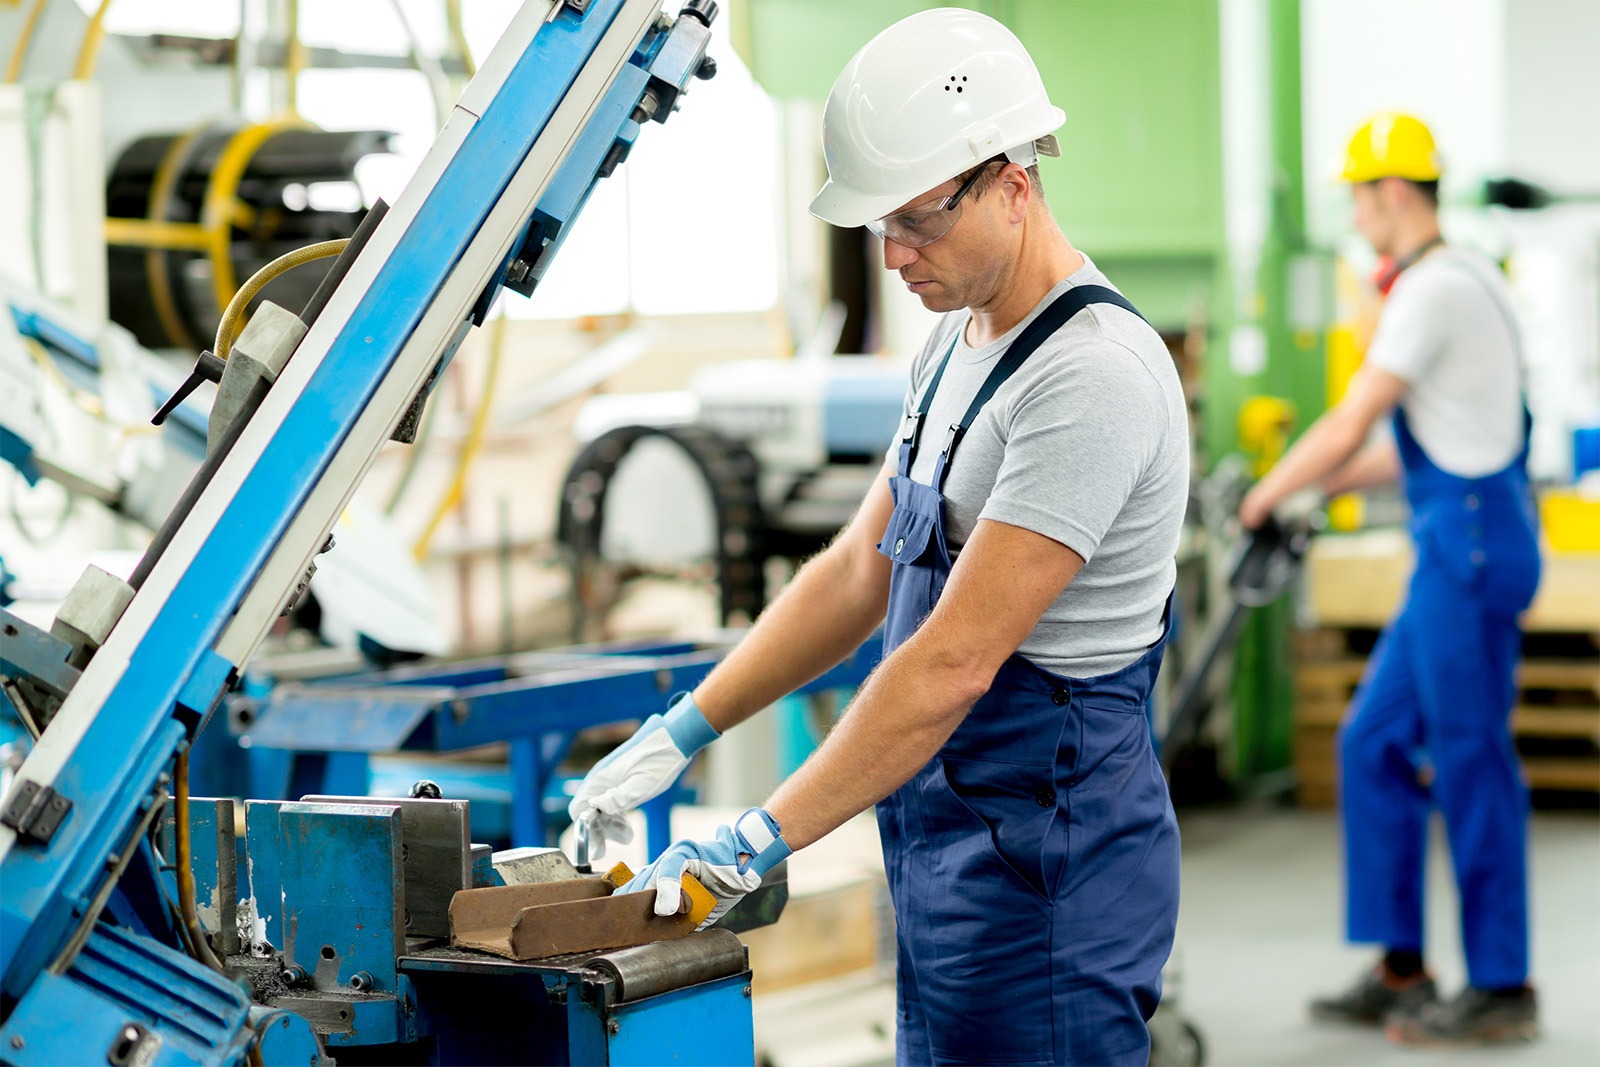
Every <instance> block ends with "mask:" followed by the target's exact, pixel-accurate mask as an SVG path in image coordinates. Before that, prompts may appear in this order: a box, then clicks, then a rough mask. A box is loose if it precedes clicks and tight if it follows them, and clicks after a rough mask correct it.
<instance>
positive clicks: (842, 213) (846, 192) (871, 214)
mask: <svg viewBox="0 0 1600 1067" xmlns="http://www.w3.org/2000/svg"><path fill="white" fill-rule="evenodd" d="M916 195H917V194H915V193H913V194H912V196H913V197H914V196H916ZM910 199H911V197H902V196H901V195H900V194H899V193H892V194H889V195H888V196H869V195H868V194H866V193H862V192H859V191H857V190H855V189H851V188H849V187H848V186H844V185H840V184H839V183H838V182H836V181H834V180H833V179H831V178H830V179H828V181H826V182H824V183H823V186H822V189H821V190H820V191H818V193H817V195H816V196H815V197H813V198H812V200H811V214H813V215H815V216H816V217H817V218H819V219H821V220H822V221H823V222H826V223H828V224H829V225H831V226H842V227H844V228H846V229H848V228H850V227H853V226H865V225H866V224H867V223H869V222H871V221H873V220H874V219H881V218H883V217H884V216H885V215H887V214H889V213H890V212H892V211H893V210H894V209H895V208H897V207H899V206H900V205H901V204H904V203H906V202H907V201H908V200H910Z"/></svg>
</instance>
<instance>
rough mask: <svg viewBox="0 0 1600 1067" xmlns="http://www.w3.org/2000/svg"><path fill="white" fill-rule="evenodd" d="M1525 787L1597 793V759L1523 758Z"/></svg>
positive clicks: (1599, 770)
mask: <svg viewBox="0 0 1600 1067" xmlns="http://www.w3.org/2000/svg"><path fill="white" fill-rule="evenodd" d="M1522 765H1523V767H1524V769H1525V770H1526V771H1527V775H1528V785H1530V786H1532V787H1533V788H1534V789H1573V790H1580V791H1584V792H1589V793H1600V756H1525V757H1524V758H1523V760H1522Z"/></svg>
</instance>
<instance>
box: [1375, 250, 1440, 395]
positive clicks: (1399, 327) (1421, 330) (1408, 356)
mask: <svg viewBox="0 0 1600 1067" xmlns="http://www.w3.org/2000/svg"><path fill="white" fill-rule="evenodd" d="M1453 281H1454V279H1453V278H1450V277H1447V276H1441V275H1439V274H1428V275H1422V274H1419V275H1417V276H1415V277H1414V278H1405V277H1404V276H1402V278H1401V281H1400V283H1399V284H1397V285H1396V286H1395V288H1394V291H1393V292H1392V293H1391V294H1390V296H1389V301H1388V303H1387V304H1386V305H1385V306H1384V309H1383V314H1382V315H1381V316H1380V317H1379V319H1378V329H1377V332H1375V333H1374V334H1373V336H1372V343H1371V345H1370V346H1368V349H1367V359H1366V362H1367V364H1368V365H1369V366H1373V367H1376V368H1378V369H1379V370H1386V371H1388V372H1389V373H1390V374H1393V375H1394V376H1395V377H1397V378H1400V379H1402V380H1403V381H1405V382H1406V383H1408V384H1410V385H1415V384H1416V383H1417V382H1419V381H1421V380H1422V379H1423V378H1425V377H1427V375H1428V373H1429V372H1430V371H1431V370H1432V369H1433V367H1434V365H1435V364H1437V363H1438V361H1439V358H1440V356H1441V354H1442V353H1443V352H1444V349H1445V342H1446V340H1447V332H1446V331H1447V330H1448V328H1449V322H1450V310H1449V308H1450V297H1451V293H1450V284H1451V283H1452V282H1453ZM1408 282H1409V283H1410V284H1406V283H1408Z"/></svg>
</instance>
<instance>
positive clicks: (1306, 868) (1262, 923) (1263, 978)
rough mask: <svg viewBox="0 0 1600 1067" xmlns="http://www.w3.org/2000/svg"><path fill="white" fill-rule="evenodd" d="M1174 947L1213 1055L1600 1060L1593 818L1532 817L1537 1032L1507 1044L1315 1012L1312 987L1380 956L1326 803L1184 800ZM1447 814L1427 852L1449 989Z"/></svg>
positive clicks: (1434, 956)
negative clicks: (1351, 903) (1468, 1041)
mask: <svg viewBox="0 0 1600 1067" xmlns="http://www.w3.org/2000/svg"><path fill="white" fill-rule="evenodd" d="M1180 821H1181V823H1182V825H1183V846H1184V848H1183V853H1184V861H1183V910H1182V912H1181V914H1180V916H1179V920H1178V945H1179V950H1180V951H1181V953H1182V965H1183V973H1184V983H1183V990H1182V993H1181V1004H1182V1010H1183V1014H1184V1015H1185V1016H1187V1017H1188V1018H1190V1019H1191V1020H1193V1021H1194V1022H1195V1023H1196V1024H1197V1025H1198V1026H1199V1027H1200V1029H1201V1030H1202V1031H1203V1033H1204V1035H1205V1039H1206V1045H1207V1051H1208V1062H1210V1063H1212V1064H1227V1065H1232V1064H1274V1065H1286V1064H1317V1065H1334V1064H1362V1065H1375V1064H1391V1063H1392V1064H1408V1065H1410V1064H1418V1065H1422V1064H1428V1065H1432V1064H1458V1063H1476V1064H1502V1063H1503V1064H1518V1065H1520V1064H1561V1065H1564V1067H1567V1065H1570V1067H1578V1065H1594V1064H1600V821H1597V820H1596V818H1595V815H1594V813H1593V812H1540V813H1538V814H1537V815H1535V817H1534V820H1533V854H1532V868H1531V869H1532V873H1533V893H1532V901H1531V908H1532V913H1533V968H1534V981H1535V982H1536V984H1537V985H1538V988H1539V997H1540V1011H1541V1022H1542V1023H1543V1026H1544V1038H1543V1040H1542V1041H1539V1042H1537V1043H1535V1044H1532V1045H1525V1046H1515V1047H1509V1048H1499V1049H1492V1050H1490V1049H1485V1050H1471V1051H1462V1050H1459V1049H1453V1050H1419V1049H1411V1048H1399V1047H1396V1046H1393V1045H1390V1044H1389V1043H1388V1042H1386V1041H1385V1040H1383V1038H1382V1037H1381V1036H1380V1035H1379V1034H1377V1033H1376V1032H1372V1031H1360V1030H1351V1029H1347V1028H1342V1027H1337V1026H1330V1025H1326V1024H1321V1023H1316V1022H1313V1021H1312V1020H1310V1019H1309V1018H1308V1017H1307V1015H1306V1011H1305V1003H1306V1001H1307V1000H1308V999H1309V998H1310V997H1312V996H1313V995H1316V994H1318V993H1323V992H1329V991H1332V990H1335V989H1338V988H1340V987H1341V985H1342V984H1344V983H1346V982H1349V981H1350V980H1352V979H1353V978H1354V977H1355V976H1356V975H1357V974H1358V973H1359V972H1360V971H1361V969H1362V968H1363V967H1365V966H1367V965H1369V964H1370V963H1371V961H1372V958H1373V954H1372V953H1371V952H1370V951H1369V950H1367V949H1361V948H1353V947H1350V946H1348V945H1346V944H1344V942H1343V940H1342V930H1343V921H1344V919H1343V904H1342V900H1343V893H1344V890H1343V875H1342V872H1341V869H1340V858H1339V855H1340V854H1339V826H1338V820H1337V818H1336V817H1335V815H1334V814H1333V813H1332V812H1302V811H1285V810H1264V811H1260V812H1252V813H1242V812H1239V811H1216V812H1197V813H1187V814H1184V815H1182V816H1180ZM1442 831H1443V827H1442V826H1441V825H1439V824H1438V823H1437V820H1436V821H1435V835H1434V836H1435V841H1434V845H1435V847H1434V850H1433V856H1432V862H1431V863H1430V866H1429V871H1428V881H1429V893H1428V902H1429V925H1428V940H1429V956H1430V962H1429V965H1430V967H1432V968H1433V970H1434V972H1435V977H1437V978H1438V979H1439V982H1440V985H1441V986H1442V988H1443V989H1444V990H1445V992H1446V993H1447V994H1453V993H1454V992H1455V991H1456V990H1457V989H1458V988H1459V987H1460V985H1461V983H1462V981H1463V980H1464V976H1465V969H1464V965H1463V963H1462V960H1461V949H1460V945H1461V937H1460V932H1459V931H1460V927H1459V926H1458V925H1457V912H1456V894H1455V886H1454V882H1453V880H1452V878H1451V876H1450V872H1449V865H1448V864H1449V860H1448V854H1447V852H1446V850H1445V847H1444V842H1443V839H1442V837H1443V833H1442Z"/></svg>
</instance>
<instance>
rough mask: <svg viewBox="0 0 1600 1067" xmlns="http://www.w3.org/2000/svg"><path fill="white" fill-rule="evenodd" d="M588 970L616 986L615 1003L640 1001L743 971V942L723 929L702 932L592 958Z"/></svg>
mask: <svg viewBox="0 0 1600 1067" xmlns="http://www.w3.org/2000/svg"><path fill="white" fill-rule="evenodd" d="M588 967H589V969H590V970H593V971H598V972H600V974H601V975H602V976H603V977H606V978H610V979H612V980H613V981H615V982H616V983H617V1000H618V1001H619V1002H621V1001H630V1000H643V999H644V998H645V997H653V996H655V995H656V994H657V993H667V992H670V991H672V990H674V989H682V988H684V987H685V986H691V985H698V984H699V983H701V982H709V981H711V980H712V979H714V978H726V977H727V976H728V975H730V974H738V973H739V972H740V971H743V970H744V969H745V951H744V942H742V941H740V940H739V937H738V935H737V934H731V933H729V932H728V931H726V930H706V931H704V932H703V933H698V934H692V935H690V936H689V937H685V938H681V939H679V940H676V941H658V942H656V943H655V944H653V945H640V946H639V947H637V948H625V949H620V950H618V951H616V952H608V953H606V954H605V955H603V956H596V957H595V958H594V959H592V960H590V961H589V963H588Z"/></svg>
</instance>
